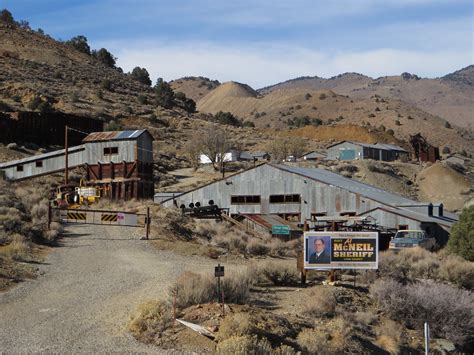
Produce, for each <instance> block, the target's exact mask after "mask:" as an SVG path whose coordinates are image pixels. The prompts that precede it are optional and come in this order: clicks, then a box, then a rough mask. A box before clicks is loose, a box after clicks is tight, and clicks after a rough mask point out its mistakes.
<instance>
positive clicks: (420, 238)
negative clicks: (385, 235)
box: [389, 229, 436, 251]
mask: <svg viewBox="0 0 474 355" xmlns="http://www.w3.org/2000/svg"><path fill="white" fill-rule="evenodd" d="M413 247H421V248H424V249H427V250H431V251H433V250H435V248H436V240H435V238H431V237H428V236H427V235H426V233H425V232H424V231H422V230H409V229H408V230H399V231H398V232H397V233H396V234H395V236H394V237H393V238H392V240H391V241H390V245H389V249H390V250H401V249H405V248H413Z"/></svg>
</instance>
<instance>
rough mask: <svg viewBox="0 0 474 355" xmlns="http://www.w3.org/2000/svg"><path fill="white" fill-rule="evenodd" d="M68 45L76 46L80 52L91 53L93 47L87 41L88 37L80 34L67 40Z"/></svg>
mask: <svg viewBox="0 0 474 355" xmlns="http://www.w3.org/2000/svg"><path fill="white" fill-rule="evenodd" d="M65 43H66V44H67V45H68V46H71V47H74V48H75V49H77V50H78V51H79V52H82V53H85V54H88V55H90V54H91V47H89V44H88V43H87V38H86V37H85V36H82V35H79V36H76V37H73V38H71V39H70V40H69V41H66V42H65Z"/></svg>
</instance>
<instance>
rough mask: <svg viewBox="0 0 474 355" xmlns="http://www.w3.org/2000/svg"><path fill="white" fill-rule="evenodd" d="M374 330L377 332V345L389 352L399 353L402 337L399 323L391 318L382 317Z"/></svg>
mask: <svg viewBox="0 0 474 355" xmlns="http://www.w3.org/2000/svg"><path fill="white" fill-rule="evenodd" d="M375 332H376V334H377V340H376V343H377V345H379V346H380V347H381V348H382V349H384V350H386V351H388V352H389V353H390V354H398V353H399V351H400V342H401V337H402V326H401V325H400V324H399V323H397V322H395V321H393V320H391V319H384V320H383V321H382V322H381V323H380V324H379V325H377V327H376V330H375Z"/></svg>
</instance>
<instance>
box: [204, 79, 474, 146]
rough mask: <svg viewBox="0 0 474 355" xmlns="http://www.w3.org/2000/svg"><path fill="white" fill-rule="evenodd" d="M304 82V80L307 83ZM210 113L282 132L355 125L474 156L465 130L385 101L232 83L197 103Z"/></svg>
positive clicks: (391, 101) (321, 91)
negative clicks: (258, 92)
mask: <svg viewBox="0 0 474 355" xmlns="http://www.w3.org/2000/svg"><path fill="white" fill-rule="evenodd" d="M303 80H304V79H303ZM197 107H198V110H199V111H201V112H206V113H216V112H218V111H229V112H231V113H233V114H234V115H236V116H238V117H239V118H241V119H244V120H250V121H253V122H254V123H255V125H256V126H257V127H271V128H275V129H279V130H285V129H288V128H289V126H292V125H293V126H301V125H304V124H312V123H314V122H316V123H317V124H318V123H319V124H321V123H323V124H335V125H338V124H355V125H359V126H367V127H369V128H371V129H374V128H376V129H378V130H380V131H388V130H390V129H392V130H393V131H394V136H395V138H396V139H399V140H404V141H408V139H409V136H410V134H414V133H417V132H420V133H421V134H422V135H423V136H425V137H427V139H428V141H429V142H430V143H431V144H434V145H437V146H441V147H442V146H449V147H450V148H451V149H455V150H462V149H465V150H471V149H472V144H471V139H472V137H471V135H470V134H469V133H468V132H466V131H465V130H463V129H459V128H449V125H447V124H446V121H445V120H443V119H441V118H439V117H436V116H434V115H431V114H429V113H427V112H425V111H423V110H421V109H419V108H417V107H415V106H413V105H410V104H407V103H405V102H404V101H400V100H396V99H386V98H382V97H380V96H372V97H370V98H359V99H357V98H351V97H348V96H344V95H339V94H336V93H335V92H334V91H332V90H312V89H297V88H295V89H285V90H275V91H271V92H269V93H268V94H264V95H258V96H257V95H256V92H255V91H254V90H253V89H251V88H249V87H248V86H244V85H242V84H238V83H226V84H223V85H221V86H219V87H218V88H217V89H215V90H213V91H211V92H210V93H209V94H207V95H206V96H205V97H204V98H202V99H201V100H199V101H198V103H197Z"/></svg>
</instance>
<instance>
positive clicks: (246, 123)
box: [242, 121, 255, 127]
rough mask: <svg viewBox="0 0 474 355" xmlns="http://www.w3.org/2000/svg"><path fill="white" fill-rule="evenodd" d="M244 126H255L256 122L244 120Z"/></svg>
mask: <svg viewBox="0 0 474 355" xmlns="http://www.w3.org/2000/svg"><path fill="white" fill-rule="evenodd" d="M242 126H243V127H255V123H253V122H252V121H244V123H243V124H242Z"/></svg>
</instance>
